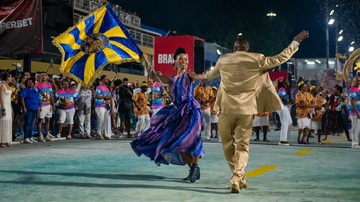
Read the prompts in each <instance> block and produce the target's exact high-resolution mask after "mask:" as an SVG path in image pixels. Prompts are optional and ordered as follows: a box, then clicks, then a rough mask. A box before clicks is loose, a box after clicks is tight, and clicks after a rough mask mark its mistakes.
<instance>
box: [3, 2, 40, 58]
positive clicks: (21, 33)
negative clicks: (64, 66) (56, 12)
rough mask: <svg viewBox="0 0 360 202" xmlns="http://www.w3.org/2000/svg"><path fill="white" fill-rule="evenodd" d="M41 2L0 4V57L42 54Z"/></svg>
mask: <svg viewBox="0 0 360 202" xmlns="http://www.w3.org/2000/svg"><path fill="white" fill-rule="evenodd" d="M41 16H42V1H41V0H31V1H29V0H5V1H2V2H0V44H1V46H0V55H2V56H8V55H19V54H32V53H43V38H42V33H41V32H42V19H41Z"/></svg>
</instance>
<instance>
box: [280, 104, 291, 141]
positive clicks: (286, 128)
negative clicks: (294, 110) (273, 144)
mask: <svg viewBox="0 0 360 202" xmlns="http://www.w3.org/2000/svg"><path fill="white" fill-rule="evenodd" d="M276 112H277V113H278V114H279V117H280V122H281V131H280V141H282V142H287V141H288V138H289V135H290V131H291V125H292V120H291V115H290V111H289V108H288V107H287V106H284V109H283V110H279V111H276Z"/></svg>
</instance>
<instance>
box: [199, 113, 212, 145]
mask: <svg viewBox="0 0 360 202" xmlns="http://www.w3.org/2000/svg"><path fill="white" fill-rule="evenodd" d="M201 112H202V115H203V126H204V131H205V138H210V131H211V124H210V116H211V114H210V108H207V109H205V110H203V111H201Z"/></svg>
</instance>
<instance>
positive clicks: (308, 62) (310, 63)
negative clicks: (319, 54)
mask: <svg viewBox="0 0 360 202" xmlns="http://www.w3.org/2000/svg"><path fill="white" fill-rule="evenodd" d="M306 64H308V65H314V64H315V62H314V61H307V62H306Z"/></svg>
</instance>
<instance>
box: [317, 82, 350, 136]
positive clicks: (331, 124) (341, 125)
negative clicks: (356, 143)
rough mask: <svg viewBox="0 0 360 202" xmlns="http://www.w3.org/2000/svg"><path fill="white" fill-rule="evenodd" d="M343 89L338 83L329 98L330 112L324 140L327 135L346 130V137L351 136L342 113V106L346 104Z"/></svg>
mask: <svg viewBox="0 0 360 202" xmlns="http://www.w3.org/2000/svg"><path fill="white" fill-rule="evenodd" d="M342 91H343V89H342V87H341V86H339V85H336V86H335V87H334V95H331V97H330V99H329V105H330V106H329V108H330V109H329V112H328V114H327V121H326V127H325V138H324V139H323V140H324V141H325V140H327V136H328V135H329V134H330V133H332V134H334V133H342V132H343V131H345V134H346V137H347V138H348V139H350V137H349V130H348V127H347V124H346V123H345V120H344V117H343V115H342V112H341V111H342V106H343V104H344V100H345V99H344V98H343V97H342V96H341V93H342Z"/></svg>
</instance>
